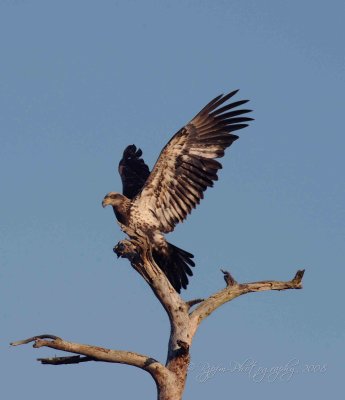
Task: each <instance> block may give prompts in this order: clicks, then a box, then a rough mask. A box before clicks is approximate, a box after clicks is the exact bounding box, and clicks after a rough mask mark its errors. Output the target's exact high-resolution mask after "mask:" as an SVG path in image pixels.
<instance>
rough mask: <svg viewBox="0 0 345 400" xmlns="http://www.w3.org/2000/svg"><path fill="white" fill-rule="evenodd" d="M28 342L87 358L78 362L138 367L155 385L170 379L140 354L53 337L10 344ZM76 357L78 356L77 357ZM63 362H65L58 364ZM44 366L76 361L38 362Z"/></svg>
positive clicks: (160, 368)
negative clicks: (101, 362)
mask: <svg viewBox="0 0 345 400" xmlns="http://www.w3.org/2000/svg"><path fill="white" fill-rule="evenodd" d="M30 342H34V345H33V347H35V348H40V347H50V348H52V349H56V350H61V351H67V352H70V353H75V354H78V355H83V356H86V358H88V359H87V360H86V359H85V358H81V359H79V361H78V362H83V361H91V360H93V361H104V362H109V363H119V364H127V365H132V366H134V367H138V368H141V369H143V370H144V371H147V372H149V373H150V374H151V375H152V377H153V378H154V380H155V381H156V383H157V385H160V384H161V382H162V381H164V379H168V378H169V379H170V377H169V375H170V371H169V370H168V369H167V368H166V367H164V365H162V364H161V363H160V362H158V361H157V360H155V359H153V358H151V357H148V356H144V355H142V354H138V353H133V352H130V351H123V350H110V349H106V348H103V347H98V346H91V345H87V344H79V343H73V342H68V341H66V340H63V339H61V338H59V337H57V336H55V335H38V336H33V337H31V338H28V339H24V340H19V341H16V342H13V343H11V345H12V346H19V345H22V344H27V343H30ZM77 357H78V356H77ZM59 359H60V361H63V360H64V359H65V361H67V362H59ZM42 360H43V363H44V364H54V365H58V364H63V363H65V364H71V363H72V362H71V360H74V362H77V359H76V358H74V357H60V358H58V359H55V361H54V358H52V359H39V361H41V362H42Z"/></svg>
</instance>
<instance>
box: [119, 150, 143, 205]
mask: <svg viewBox="0 0 345 400" xmlns="http://www.w3.org/2000/svg"><path fill="white" fill-rule="evenodd" d="M142 154H143V152H142V151H141V149H138V150H137V148H136V146H135V145H134V144H131V145H129V146H127V147H126V148H125V151H124V152H123V156H122V159H121V161H120V163H119V174H120V176H121V180H122V193H123V194H124V195H125V196H126V197H128V198H129V199H133V198H134V197H135V196H136V195H137V194H138V193H139V192H140V190H141V189H142V188H143V186H144V184H145V182H146V180H147V178H148V176H149V175H150V170H149V167H148V166H147V165H146V164H145V161H144V160H143V159H142V158H141V156H142Z"/></svg>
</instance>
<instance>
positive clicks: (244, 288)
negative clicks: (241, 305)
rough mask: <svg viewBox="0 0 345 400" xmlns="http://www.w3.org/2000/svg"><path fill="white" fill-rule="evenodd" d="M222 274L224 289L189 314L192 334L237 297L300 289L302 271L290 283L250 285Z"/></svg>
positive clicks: (272, 282) (278, 282)
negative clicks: (269, 291) (214, 312)
mask: <svg viewBox="0 0 345 400" xmlns="http://www.w3.org/2000/svg"><path fill="white" fill-rule="evenodd" d="M221 271H222V272H223V274H224V279H225V282H226V288H225V289H222V290H220V291H219V292H217V293H215V294H213V295H212V296H210V297H208V298H207V299H205V300H204V301H202V302H201V303H200V304H199V305H198V306H197V307H196V308H195V309H194V311H192V312H191V313H190V318H191V323H192V326H193V328H194V329H195V330H194V329H193V334H194V333H195V331H196V329H197V328H198V326H199V325H200V323H201V322H202V321H203V320H204V319H205V318H206V317H208V316H209V315H210V314H211V313H213V311H215V310H216V309H217V308H218V307H220V306H221V305H223V304H224V303H227V302H228V301H231V300H233V299H235V298H236V297H238V296H241V295H243V294H247V293H251V292H262V291H267V290H287V289H302V278H303V275H304V269H303V270H299V271H297V272H296V274H295V276H294V278H293V279H291V280H290V281H259V282H252V283H237V282H236V281H235V279H234V278H233V277H232V276H231V274H230V273H229V272H228V271H223V270H221Z"/></svg>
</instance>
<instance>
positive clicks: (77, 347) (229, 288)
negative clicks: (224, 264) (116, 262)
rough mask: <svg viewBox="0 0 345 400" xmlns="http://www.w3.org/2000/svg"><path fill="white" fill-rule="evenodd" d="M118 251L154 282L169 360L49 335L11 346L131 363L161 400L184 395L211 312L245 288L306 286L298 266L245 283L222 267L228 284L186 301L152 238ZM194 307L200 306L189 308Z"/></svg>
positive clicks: (126, 243) (73, 359) (72, 359)
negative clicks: (166, 327) (195, 346)
mask: <svg viewBox="0 0 345 400" xmlns="http://www.w3.org/2000/svg"><path fill="white" fill-rule="evenodd" d="M114 251H115V252H116V254H117V255H118V256H119V257H125V258H128V260H129V261H130V263H131V265H132V267H133V268H134V269H135V270H136V271H137V272H138V273H139V274H140V275H141V276H142V277H143V278H144V279H145V281H146V282H147V283H148V284H149V285H150V287H151V289H152V291H153V293H154V294H155V296H156V297H157V299H158V300H159V301H160V303H161V304H162V306H163V308H164V309H165V311H166V312H167V314H168V317H169V321H170V338H169V344H168V353H167V359H166V363H165V365H163V364H161V363H160V362H159V361H157V360H155V359H153V358H151V357H149V356H145V355H142V354H138V353H133V352H129V351H122V350H110V349H105V348H102V347H98V346H90V345H85V344H79V343H73V342H68V341H65V340H63V339H61V338H59V337H57V336H55V335H48V334H46V335H39V336H34V337H31V338H29V339H25V340H20V341H17V342H13V343H11V345H12V346H18V345H22V344H27V343H30V342H34V347H35V348H39V347H51V348H53V349H57V350H62V351H68V352H70V353H74V354H77V356H69V357H53V358H45V359H38V360H39V361H41V362H42V363H44V364H51V365H61V364H77V363H80V362H86V361H103V362H112V363H121V364H128V365H132V366H135V367H137V368H141V369H143V370H145V371H147V372H148V373H150V374H151V376H152V377H153V379H154V380H155V382H156V386H157V396H158V400H181V399H182V395H183V392H184V388H185V384H186V378H187V373H188V366H189V364H190V347H191V345H192V340H193V337H194V335H195V333H196V331H197V329H198V327H199V326H200V324H201V322H202V321H203V320H204V319H205V318H207V316H208V315H210V314H211V313H212V312H213V311H215V310H216V309H217V308H219V307H220V306H221V305H223V304H225V303H227V302H229V301H231V300H233V299H235V298H236V297H239V296H241V295H243V294H246V293H251V292H261V291H266V290H287V289H301V288H302V278H303V274H304V270H300V271H297V273H296V275H295V277H294V278H293V279H292V280H290V281H287V282H284V281H261V282H252V283H243V284H240V283H237V282H236V280H235V279H234V278H233V277H232V276H231V274H230V273H229V272H228V271H223V270H222V272H223V273H224V279H225V282H226V287H225V288H224V289H222V290H220V291H218V292H216V293H215V294H213V295H211V296H210V297H208V298H207V299H196V300H190V301H187V302H185V301H184V300H183V299H182V298H181V297H180V295H179V294H178V293H177V292H176V291H175V289H174V288H173V287H172V285H171V284H170V282H169V280H168V279H167V277H166V276H165V274H164V273H163V272H162V271H161V270H160V269H159V267H158V266H157V264H156V263H155V262H154V259H153V257H152V253H151V248H150V244H149V243H148V241H147V239H145V238H144V237H138V236H135V235H133V237H132V239H131V240H123V241H121V242H119V243H118V245H117V246H115V248H114ZM193 306H196V307H195V308H194V310H193V311H190V308H191V307H193ZM80 356H83V357H80Z"/></svg>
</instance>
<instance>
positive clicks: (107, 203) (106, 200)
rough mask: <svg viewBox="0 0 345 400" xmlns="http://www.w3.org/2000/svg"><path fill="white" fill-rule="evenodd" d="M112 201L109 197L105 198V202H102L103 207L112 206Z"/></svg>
mask: <svg viewBox="0 0 345 400" xmlns="http://www.w3.org/2000/svg"><path fill="white" fill-rule="evenodd" d="M110 202H111V200H110V198H109V197H104V199H103V201H102V207H103V208H104V207H106V206H108V205H109V204H110Z"/></svg>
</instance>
